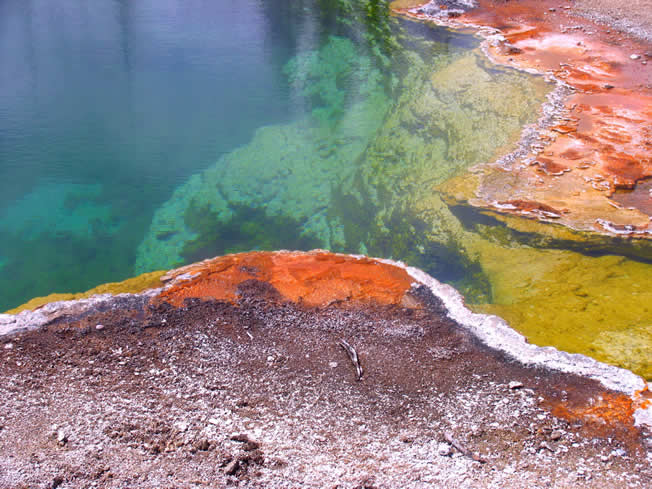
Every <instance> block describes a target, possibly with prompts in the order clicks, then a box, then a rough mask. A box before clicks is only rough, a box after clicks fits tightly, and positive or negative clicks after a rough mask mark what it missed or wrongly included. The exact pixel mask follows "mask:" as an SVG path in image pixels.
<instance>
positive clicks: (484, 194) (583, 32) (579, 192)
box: [397, 0, 652, 239]
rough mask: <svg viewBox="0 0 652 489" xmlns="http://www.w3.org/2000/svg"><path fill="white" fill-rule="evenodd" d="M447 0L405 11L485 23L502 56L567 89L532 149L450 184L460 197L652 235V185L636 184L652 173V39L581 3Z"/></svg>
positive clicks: (458, 22) (489, 44) (459, 23)
mask: <svg viewBox="0 0 652 489" xmlns="http://www.w3.org/2000/svg"><path fill="white" fill-rule="evenodd" d="M440 3H441V4H442V7H443V8H441V10H440V13H439V14H436V12H437V10H432V8H431V6H432V5H433V4H432V3H431V4H430V6H429V7H428V8H422V9H416V10H415V9H412V10H410V9H409V8H402V9H401V8H398V9H397V11H399V12H401V13H404V14H407V15H410V16H412V17H417V18H421V19H433V18H435V17H433V15H437V22H440V23H443V24H445V25H450V26H453V27H469V26H474V27H475V28H480V29H481V31H482V32H483V33H484V35H485V36H486V42H485V43H484V46H485V49H486V52H487V53H488V55H489V56H490V57H491V58H492V60H494V61H495V62H496V63H500V64H504V65H509V66H513V67H517V68H520V69H526V70H528V71H530V72H533V73H541V74H547V75H551V76H552V77H554V79H556V80H557V81H559V82H561V83H563V84H565V86H566V88H565V89H564V90H566V92H567V93H566V95H564V97H563V99H562V100H561V104H560V106H558V107H557V108H556V113H555V116H554V117H553V118H552V119H549V120H547V121H544V120H543V118H542V121H541V123H540V124H539V126H540V127H539V134H538V139H537V140H536V141H535V142H532V141H530V143H528V145H527V146H526V148H525V149H526V151H524V152H521V153H519V154H518V157H516V158H514V159H510V158H507V159H503V160H499V161H498V162H494V163H489V164H485V165H482V166H481V167H479V168H476V170H475V171H474V172H473V174H467V175H464V176H462V177H458V178H456V179H454V180H452V181H450V182H449V183H448V184H445V185H444V187H443V189H442V190H443V191H444V192H446V193H448V194H449V196H450V197H452V198H453V199H455V200H456V201H458V202H468V203H470V204H471V205H474V206H479V207H484V208H488V209H492V210H494V211H497V212H501V213H508V214H515V215H521V216H526V217H530V218H536V219H539V220H543V221H555V222H558V223H561V224H564V225H566V226H569V227H571V228H574V229H579V230H583V231H592V232H597V233H601V234H607V235H628V236H633V237H639V238H647V239H650V238H652V225H651V223H650V221H651V216H652V212H651V211H652V209H651V207H652V206H651V205H650V202H651V201H652V194H650V192H649V191H647V192H642V191H637V189H638V187H639V186H640V185H645V183H644V182H645V181H646V179H650V178H652V59H651V58H652V46H651V45H650V43H649V42H645V41H642V40H638V39H635V38H633V37H631V36H626V35H624V34H622V33H621V32H618V31H617V30H615V29H613V28H610V27H609V25H605V24H597V23H595V22H592V21H590V20H587V19H585V18H582V17H579V16H576V15H573V11H572V7H571V6H570V5H572V4H568V5H565V6H563V5H560V3H559V2H550V1H540V0H522V1H518V2H515V1H511V2H503V1H490V0H480V1H479V2H478V7H477V8H475V9H472V10H469V11H467V12H464V13H460V12H458V11H455V13H454V15H453V16H451V17H448V16H446V15H445V12H446V10H447V9H446V8H445V5H443V4H445V3H448V2H440ZM400 6H403V7H409V6H410V5H409V4H403V5H399V7H400ZM433 12H435V14H433ZM648 62H649V63H648ZM526 153H527V154H526ZM648 187H649V186H647V187H645V190H649V188H648ZM629 193H632V194H633V195H631V196H630V195H629ZM623 195H624V196H625V197H623ZM504 202H510V205H504V204H503V203H504ZM519 202H522V203H524V205H523V206H520V205H518V203H519ZM533 203H534V204H533ZM533 208H535V209H537V208H538V209H555V211H554V212H553V211H551V212H532V209H533Z"/></svg>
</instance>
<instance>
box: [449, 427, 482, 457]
mask: <svg viewBox="0 0 652 489" xmlns="http://www.w3.org/2000/svg"><path fill="white" fill-rule="evenodd" d="M444 438H445V439H446V441H447V442H448V443H450V444H451V445H452V446H453V447H454V448H456V449H457V450H459V452H460V453H461V454H462V455H465V456H467V457H469V458H470V459H471V460H475V461H476V462H480V463H481V464H484V463H487V461H486V460H485V459H484V458H482V457H481V456H480V455H478V454H477V453H473V452H472V451H471V450H469V449H468V448H466V447H465V446H464V445H462V444H461V443H460V442H459V441H457V440H456V439H455V438H453V434H452V433H451V432H450V431H447V432H446V433H444Z"/></svg>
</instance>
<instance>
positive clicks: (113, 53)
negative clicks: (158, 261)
mask: <svg viewBox="0 0 652 489" xmlns="http://www.w3.org/2000/svg"><path fill="white" fill-rule="evenodd" d="M285 3H286V2H280V1H274V0H272V1H262V0H239V1H238V2H226V1H221V0H219V1H217V0H216V1H201V0H183V1H181V0H179V1H176V0H165V1H160V0H135V1H128V0H123V1H113V0H112V1H105V0H98V1H94V2H88V1H85V0H57V1H50V0H2V2H0V216H2V223H0V233H1V234H0V238H1V239H0V263H2V262H3V261H4V263H5V267H4V269H0V310H2V309H3V307H9V306H11V305H15V304H17V303H19V302H20V301H22V300H24V299H26V298H29V297H30V296H34V295H38V294H46V293H50V292H52V291H55V290H56V291H75V290H82V289H84V288H87V287H88V286H92V285H93V284H96V283H100V282H103V281H106V280H117V279H121V278H125V277H127V276H129V275H130V274H131V273H132V264H133V259H134V257H133V255H134V250H135V247H136V246H137V244H138V243H139V242H140V240H141V239H142V236H143V234H144V232H145V230H146V228H147V226H148V222H149V219H151V213H152V212H153V210H154V209H155V208H156V207H157V206H158V205H159V204H160V203H161V202H163V201H165V200H166V199H167V198H168V197H169V194H170V192H171V191H172V189H173V188H174V187H176V186H177V185H179V184H180V183H181V182H183V181H184V180H185V179H186V178H187V177H188V176H189V175H190V174H192V173H194V172H196V171H198V170H200V169H202V168H203V167H205V166H207V165H208V164H210V163H212V162H214V161H215V160H216V159H217V158H218V157H219V156H220V155H221V154H223V153H225V152H228V151H230V150H232V149H233V148H234V147H237V146H238V145H241V144H244V143H246V142H247V141H248V140H249V139H250V138H251V136H252V133H253V131H254V129H255V128H256V127H259V126H261V125H265V124H270V123H274V122H279V121H283V120H287V119H289V118H290V117H291V112H292V111H291V106H290V104H289V102H288V90H287V82H286V81H285V78H284V76H283V74H282V67H283V65H284V64H285V63H286V62H287V60H288V59H289V58H290V56H291V55H292V54H293V52H294V51H296V49H297V47H296V44H295V42H294V41H295V39H294V38H295V36H297V35H301V27H300V26H297V25H296V24H295V25H292V22H291V18H290V17H289V16H287V17H286V16H285V15H286V14H284V13H283V4H285ZM270 12H271V15H270ZM88 185H94V186H92V187H87V186H88ZM79 194H81V195H79ZM66 198H68V199H69V200H75V199H77V201H78V202H77V203H79V201H87V200H92V201H94V203H95V204H97V205H96V208H95V209H81V210H80V212H79V213H78V214H80V215H79V216H78V217H79V218H80V219H78V221H79V222H77V223H76V224H74V223H73V224H70V225H63V226H60V227H59V228H57V222H58V221H59V222H60V221H61V220H62V219H64V218H66V216H63V217H62V216H61V212H60V211H61V209H60V208H59V207H60V206H59V204H60V201H61V200H62V199H66ZM77 203H75V202H72V203H70V202H69V203H68V210H70V211H71V214H74V210H75V208H74V206H75V205H76V204H77ZM7 210H8V214H6V213H5V214H4V215H3V211H7ZM84 214H88V215H90V216H91V217H90V218H89V219H87V220H86V222H84V221H85V220H84V219H83V217H84V216H83V215H84ZM98 214H99V215H100V217H101V218H100V219H98ZM93 216H95V220H93ZM67 217H68V218H71V219H73V220H74V216H72V217H71V216H67ZM93 226H95V228H94V233H91V234H92V235H90V236H89V234H88V233H87V232H85V231H86V230H88V229H91V228H92V227H93ZM117 228H119V232H115V231H116V230H117ZM43 233H45V234H43Z"/></svg>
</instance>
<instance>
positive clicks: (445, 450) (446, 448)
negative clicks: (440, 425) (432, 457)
mask: <svg viewBox="0 0 652 489" xmlns="http://www.w3.org/2000/svg"><path fill="white" fill-rule="evenodd" d="M437 453H438V454H439V455H441V456H442V457H450V456H451V455H453V447H451V446H450V445H449V444H448V443H440V444H439V445H438V446H437Z"/></svg>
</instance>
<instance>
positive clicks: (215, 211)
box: [0, 0, 652, 377]
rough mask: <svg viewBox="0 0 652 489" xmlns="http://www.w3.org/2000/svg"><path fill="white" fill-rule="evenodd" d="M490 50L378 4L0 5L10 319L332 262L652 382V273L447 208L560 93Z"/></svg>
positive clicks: (2, 292)
mask: <svg viewBox="0 0 652 489" xmlns="http://www.w3.org/2000/svg"><path fill="white" fill-rule="evenodd" d="M477 47H478V40H477V39H475V38H473V37H471V36H468V35H461V34H457V33H452V32H450V31H447V30H444V29H439V28H432V27H429V26H426V25H423V24H418V23H412V22H407V21H403V20H399V19H396V18H392V17H391V16H389V15H388V11H387V8H386V4H384V3H382V2H374V1H369V2H362V1H360V2H349V1H347V0H312V1H304V2H287V1H285V0H267V1H262V0H258V1H257V0H243V1H239V2H220V1H215V2H199V1H192V0H190V1H167V2H164V3H161V2H159V1H154V0H150V1H143V0H136V1H122V2H121V1H111V2H109V1H98V2H93V3H92V4H88V3H87V2H82V1H81V0H61V1H59V2H56V4H55V3H54V2H47V1H44V0H35V1H31V2H26V1H17V0H7V1H5V2H3V3H0V237H1V239H0V310H3V309H7V308H9V307H12V306H15V305H18V304H20V303H22V302H24V301H25V300H27V299H29V298H31V297H34V296H37V295H46V294H49V293H51V292H54V291H56V292H77V291H81V290H85V289H88V288H91V287H93V286H94V285H97V284H99V283H103V282H107V281H115V280H121V279H124V278H127V277H129V276H132V275H134V274H135V273H140V272H145V271H150V270H155V269H168V268H171V267H174V266H178V265H181V264H183V263H186V262H189V261H195V260H198V259H202V258H205V257H209V256H214V255H219V254H223V253H228V252H236V251H244V250H251V249H279V248H289V249H310V248H315V247H321V248H328V249H331V250H333V251H343V252H354V253H366V254H370V255H375V256H384V257H391V258H395V259H401V260H405V261H407V262H408V263H410V264H412V265H415V266H419V267H421V268H423V269H425V270H427V271H428V272H430V273H431V274H433V275H434V276H436V277H437V278H439V279H440V280H443V281H447V282H450V283H452V284H453V285H455V286H456V287H458V288H459V289H460V290H462V292H463V293H464V294H465V296H466V298H467V300H468V302H469V303H472V304H475V306H474V307H476V308H477V309H478V310H482V311H489V312H495V313H498V314H501V315H503V316H504V317H506V318H507V319H508V320H509V321H510V324H512V325H513V326H514V327H516V328H518V329H520V330H521V331H524V332H525V333H526V334H527V335H528V337H530V338H531V339H533V341H536V342H538V343H539V344H553V345H556V346H559V347H561V348H564V349H566V350H569V351H577V352H584V353H589V354H591V355H593V356H595V357H597V358H600V359H603V360H607V361H610V362H612V363H616V364H620V365H624V366H627V367H628V368H632V369H634V370H635V371H638V372H640V373H643V374H644V375H647V376H648V377H650V376H652V372H651V371H650V368H651V367H650V358H651V357H652V353H651V350H650V348H651V346H652V337H651V336H652V333H651V332H650V328H649V324H650V322H652V313H651V311H650V310H648V309H647V306H646V304H651V303H652V273H650V272H651V271H652V270H651V269H650V265H647V264H645V263H640V262H636V261H632V260H629V259H625V258H622V257H617V256H612V257H609V256H602V257H591V256H587V255H586V254H583V253H580V252H578V251H582V250H581V246H579V247H578V245H577V244H573V249H574V250H575V251H570V250H564V249H536V248H535V247H536V246H539V244H540V243H538V242H537V241H536V240H535V239H529V238H528V236H527V235H517V234H518V233H511V232H510V231H509V230H507V229H505V228H504V227H503V226H502V225H500V223H498V222H491V221H490V220H486V219H482V218H480V219H478V218H477V216H476V217H473V216H471V215H470V214H469V213H460V212H459V211H458V210H456V209H449V207H448V206H447V205H446V204H445V203H444V202H443V200H442V198H441V196H440V195H439V193H438V191H437V187H438V185H440V184H442V183H443V182H445V181H446V180H447V179H448V178H450V177H451V176H453V175H456V174H458V173H460V172H462V171H464V170H465V169H466V168H468V167H469V166H471V165H473V164H475V163H480V162H484V161H489V160H491V159H492V158H494V157H495V156H496V155H497V154H501V153H504V152H507V151H509V150H510V149H511V148H513V147H514V144H515V142H516V140H517V139H518V136H519V134H520V130H521V127H522V126H523V125H524V124H528V123H532V122H534V120H536V118H537V114H538V108H539V106H540V104H541V103H542V102H543V101H544V98H545V94H546V93H547V92H548V91H549V90H550V87H549V86H548V85H547V84H545V83H544V82H543V81H542V80H541V79H540V78H536V77H531V76H529V75H525V74H522V73H519V72H516V71H514V70H507V69H503V68H498V67H496V66H493V65H491V64H490V63H489V62H488V61H487V60H486V59H485V58H484V56H483V55H482V54H481V53H480V51H479V50H478V49H477ZM537 243H538V244H537ZM555 248H564V246H563V243H562V244H561V245H559V244H557V245H556V246H555ZM611 253H613V247H612V248H611Z"/></svg>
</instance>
